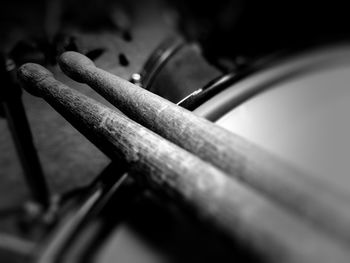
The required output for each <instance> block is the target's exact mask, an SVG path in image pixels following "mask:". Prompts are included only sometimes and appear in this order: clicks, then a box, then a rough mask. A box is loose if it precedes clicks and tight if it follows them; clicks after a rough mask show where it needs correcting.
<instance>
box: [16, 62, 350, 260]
mask: <svg viewBox="0 0 350 263" xmlns="http://www.w3.org/2000/svg"><path fill="white" fill-rule="evenodd" d="M19 77H20V79H21V81H22V83H23V85H24V86H25V87H26V89H27V90H28V91H30V92H31V93H34V94H36V95H39V96H42V97H43V98H44V99H45V100H46V101H47V102H48V103H49V104H50V105H51V106H53V107H54V108H55V109H56V110H57V111H58V112H59V113H61V114H62V115H63V116H64V117H65V118H66V119H67V120H68V121H69V122H70V123H71V124H72V125H73V126H75V127H76V128H77V129H78V130H79V131H81V132H82V133H83V134H84V135H85V136H86V137H87V138H88V139H90V140H91V141H92V142H93V143H95V144H96V145H97V146H98V147H99V148H100V149H101V150H103V151H104V152H105V153H106V154H108V155H109V156H110V157H111V158H122V159H123V160H125V161H126V162H127V163H129V164H130V166H131V169H132V171H134V172H136V173H135V174H140V175H142V177H141V176H138V177H136V178H137V179H139V180H142V181H144V182H146V183H147V184H148V185H149V186H150V187H151V188H152V189H154V190H155V191H156V192H161V193H165V194H167V195H169V196H170V197H172V198H173V199H174V200H176V201H177V202H179V203H181V204H186V205H188V206H189V207H191V208H192V211H194V212H196V214H197V215H200V216H202V217H203V218H205V219H206V220H208V221H209V222H211V223H212V225H213V226H216V228H217V229H219V230H221V231H222V233H225V234H226V235H227V236H229V237H231V238H233V239H234V240H236V241H237V240H239V241H241V242H242V243H244V244H245V245H248V246H249V247H251V248H253V249H254V250H256V251H257V252H259V253H261V254H262V255H264V256H265V258H266V259H268V260H269V261H270V262H348V258H349V252H348V248H347V246H346V245H345V243H343V242H341V241H339V240H338V239H335V238H334V237H332V236H329V235H326V234H325V233H323V232H322V231H319V230H317V229H314V228H313V227H311V226H310V225H309V224H307V223H305V221H303V220H301V219H300V218H299V217H297V216H295V215H294V214H293V213H289V212H288V211H286V210H284V209H282V208H281V207H279V206H277V205H276V204H274V203H273V202H271V201H269V200H268V199H265V198H264V197H263V196H261V195H260V194H259V193H257V192H255V191H254V190H252V189H250V188H248V187H245V186H243V185H242V184H240V183H239V182H238V181H237V180H235V179H233V178H230V177H228V176H226V174H224V173H223V172H222V171H221V170H219V169H218V168H216V167H214V166H212V165H211V164H209V163H207V162H204V161H203V160H202V159H200V158H198V157H196V156H195V155H193V154H191V153H189V152H187V151H186V150H184V149H182V148H180V147H178V146H176V145H175V144H173V143H171V142H169V141H167V140H166V139H164V138H162V137H160V136H159V135H157V134H155V133H153V132H152V131H150V130H148V129H146V128H145V127H143V126H141V125H139V124H138V123H136V122H134V121H132V120H131V119H129V118H127V117H126V116H124V115H122V114H120V113H119V112H117V111H114V110H112V109H110V108H107V107H106V106H104V105H102V104H100V103H98V102H96V101H95V100H93V99H90V98H88V97H86V96H85V95H82V94H81V93H79V92H77V91H75V90H72V89H70V88H69V87H67V86H65V85H64V84H62V83H60V82H59V81H57V80H55V79H54V78H53V75H52V74H51V73H50V72H49V71H47V70H46V69H45V68H43V67H41V66H39V65H36V64H26V65H24V66H22V67H21V68H20V70H19Z"/></svg>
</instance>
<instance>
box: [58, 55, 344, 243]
mask: <svg viewBox="0 0 350 263" xmlns="http://www.w3.org/2000/svg"><path fill="white" fill-rule="evenodd" d="M60 66H61V69H62V70H63V71H64V72H65V73H66V74H67V75H69V76H70V77H71V78H73V79H74V80H76V81H79V82H83V83H86V84H88V85H90V86H91V87H92V88H93V89H95V90H96V91H97V92H98V93H100V94H101V95H102V96H103V97H104V98H105V99H107V100H108V101H109V102H111V103H112V104H113V105H114V106H116V107H117V108H118V109H120V110H121V111H123V112H124V113H125V114H126V115H128V116H129V117H130V118H132V119H134V120H135V121H137V122H139V123H140V124H142V125H144V126H145V127H147V128H149V129H151V130H153V131H154V132H156V133H158V134H160V135H161V136H163V137H164V138H167V139H168V140H170V141H172V142H174V143H175V144H177V145H179V146H181V147H183V148H184V149H186V150H188V151H190V152H192V153H194V154H195V155H198V156H199V157H201V158H202V159H204V160H206V161H208V162H210V163H212V164H214V165H215V166H217V167H219V168H220V169H222V170H223V171H225V172H227V173H229V174H230V175H231V176H233V177H235V178H237V179H239V180H241V181H243V182H245V183H246V184H248V185H249V186H251V187H253V188H254V189H257V190H258V191H260V192H261V193H263V194H265V195H266V196H268V197H269V198H271V200H273V201H276V202H279V203H280V204H282V205H284V206H286V207H288V208H289V209H292V210H293V211H295V212H297V213H298V214H301V215H303V216H306V217H307V218H308V219H309V220H311V221H312V222H314V223H316V224H319V225H320V226H321V227H323V228H325V229H326V230H328V231H330V233H333V234H336V235H338V236H340V237H342V238H344V239H345V240H347V241H348V242H350V230H349V226H350V195H349V193H345V194H344V193H339V192H337V191H336V190H335V189H333V188H332V186H331V185H328V184H326V182H323V181H321V180H318V179H317V178H315V177H311V176H309V175H305V174H303V173H302V172H300V171H299V170H297V169H295V168H294V167H291V166H289V165H288V164H286V163H284V162H282V161H281V160H279V159H278V158H277V157H275V156H272V155H270V154H268V153H267V152H265V151H263V150H262V149H260V148H258V147H256V146H254V145H253V144H251V143H249V142H247V141H246V140H244V139H243V138H241V137H239V136H237V135H235V134H233V133H230V132H229V131H227V130H225V129H223V128H221V127H219V126H217V125H215V124H213V123H211V122H209V121H207V120H205V119H203V118H199V117H197V116H195V115H194V114H193V113H191V112H189V111H187V110H185V109H183V108H181V107H179V106H177V105H175V104H173V103H171V102H169V101H167V100H165V99H163V98H161V97H159V96H157V95H155V94H153V93H150V92H148V91H146V90H144V89H142V88H140V87H138V86H136V85H133V84H131V83H130V82H128V81H125V80H123V79H121V78H119V77H117V76H115V75H112V74H110V73H108V72H106V71H104V70H102V69H99V68H97V67H96V66H95V65H94V63H93V62H92V61H91V60H90V59H88V58H87V57H85V56H83V55H81V54H79V53H76V52H66V53H64V54H63V55H62V56H61V58H60Z"/></svg>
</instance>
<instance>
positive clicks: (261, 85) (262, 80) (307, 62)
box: [179, 43, 350, 122]
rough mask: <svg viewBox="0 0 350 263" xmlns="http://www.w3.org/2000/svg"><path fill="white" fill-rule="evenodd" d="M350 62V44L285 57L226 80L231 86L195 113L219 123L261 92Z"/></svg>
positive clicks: (194, 110) (199, 107)
mask: <svg viewBox="0 0 350 263" xmlns="http://www.w3.org/2000/svg"><path fill="white" fill-rule="evenodd" d="M344 62H346V63H349V62H350V44H349V43H346V44H336V45H331V46H325V47H318V48H314V49H308V50H306V51H301V52H298V53H296V54H292V55H289V56H285V57H283V58H280V59H278V60H275V61H274V62H273V63H267V66H266V67H265V68H262V67H260V68H258V69H257V70H256V71H250V72H252V73H251V74H245V75H244V76H243V77H242V78H240V79H238V80H237V81H236V82H235V81H234V80H235V77H234V74H233V73H231V77H230V78H228V80H227V81H226V83H227V85H228V86H227V87H226V88H224V89H223V88H222V84H221V85H219V86H220V90H219V91H218V92H217V93H214V94H213V96H212V97H210V98H209V99H208V100H206V101H205V102H203V103H201V104H200V105H199V106H198V105H195V106H196V107H194V108H193V109H191V110H193V112H194V113H195V114H197V115H199V116H202V117H204V118H207V119H209V120H210V121H213V122H215V121H217V120H218V119H219V118H221V117H222V116H223V115H225V114H226V113H227V112H229V111H230V110H232V109H234V108H236V107H237V106H239V105H241V104H242V103H243V102H246V101H247V100H249V99H250V98H252V97H254V96H256V95H258V94H259V93H261V92H264V91H267V90H269V89H270V88H271V87H272V86H273V87H275V85H276V84H278V83H281V82H284V81H286V80H288V79H292V78H296V77H298V76H303V75H306V74H309V73H312V72H317V71H319V70H321V69H326V68H331V67H332V66H334V65H339V64H341V63H344ZM199 94H201V92H200V91H196V92H194V94H191V95H189V96H188V97H186V98H185V99H184V100H182V101H181V103H180V104H179V105H180V106H181V104H185V103H186V99H193V98H191V97H192V96H195V97H198V95H199Z"/></svg>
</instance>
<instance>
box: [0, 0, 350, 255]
mask: <svg viewBox="0 0 350 263" xmlns="http://www.w3.org/2000/svg"><path fill="white" fill-rule="evenodd" d="M0 5H1V8H0V52H1V63H2V65H1V92H0V96H1V97H0V99H1V100H2V102H3V103H2V106H1V107H0V232H1V233H2V234H1V235H0V261H2V262H10V261H13V262H21V261H23V260H24V261H26V260H27V259H28V258H27V256H28V254H30V255H32V252H33V251H35V250H36V244H37V243H40V242H42V240H46V239H45V238H44V237H46V236H47V233H50V231H51V225H54V223H52V222H51V223H50V224H51V225H50V224H48V225H50V226H47V224H46V223H45V222H46V221H50V220H49V219H47V220H46V219H45V220H46V221H45V220H42V219H40V220H37V218H36V216H37V215H38V214H40V213H41V210H40V209H41V208H40V206H38V205H37V203H36V202H35V200H36V199H35V198H36V197H35V193H34V194H33V191H34V192H35V191H36V190H33V189H36V187H39V188H40V186H38V185H36V186H28V182H29V185H30V180H32V178H31V177H30V175H29V177H28V175H26V172H25V169H26V168H25V167H26V165H25V163H26V161H23V158H24V159H25V158H26V157H23V156H22V159H21V157H20V156H21V154H22V155H23V154H24V155H25V154H29V155H31V156H32V152H31V149H32V148H31V146H28V147H29V148H26V147H25V146H23V145H22V146H21V145H19V144H18V140H21V139H18V136H20V135H18V134H22V135H23V134H24V135H23V136H24V138H22V139H23V140H24V141H32V142H33V143H34V150H35V152H36V153H37V154H38V158H39V159H38V160H39V164H40V166H41V168H38V167H34V168H33V167H32V169H36V171H41V172H39V173H42V175H43V177H44V178H45V179H44V181H45V183H46V184H47V191H48V192H49V195H50V198H49V199H50V202H52V203H53V204H56V205H57V206H58V207H55V205H53V207H54V208H52V209H53V210H55V209H56V210H55V211H56V212H57V211H59V212H57V214H58V217H57V220H58V221H59V220H60V219H61V215H62V214H61V210H60V209H61V207H60V205H58V204H57V203H55V202H58V201H57V200H59V201H60V202H61V201H62V197H65V196H68V197H69V198H70V197H71V196H73V199H74V197H76V196H80V194H81V191H84V189H85V188H86V187H87V186H89V185H91V184H92V183H93V182H94V180H95V179H96V178H97V177H98V176H99V175H101V173H102V172H103V171H105V170H106V169H105V168H106V167H107V165H108V164H109V163H110V160H109V159H108V158H107V157H106V156H105V155H104V154H102V153H101V152H100V151H99V150H98V149H97V148H96V147H95V146H93V145H92V144H91V143H90V142H89V141H88V140H87V139H85V138H84V137H83V136H82V135H81V134H80V133H79V132H77V131H76V130H75V129H74V128H72V126H71V125H70V124H68V123H67V122H66V121H65V120H64V119H63V117H61V116H60V115H59V114H58V113H56V112H55V111H54V110H53V109H51V108H50V106H48V104H46V103H45V102H44V101H43V100H41V99H40V98H36V97H33V96H31V95H29V94H28V93H26V92H21V91H20V90H19V87H18V83H17V78H16V75H15V70H16V69H17V68H18V67H19V66H20V65H22V64H23V63H26V62H35V63H39V64H42V65H44V66H46V67H47V68H49V69H50V70H52V71H53V72H54V74H55V76H56V77H57V78H58V79H59V80H61V81H62V82H64V83H65V84H67V85H69V86H70V87H72V88H74V89H77V90H79V91H81V92H83V93H85V94H87V95H89V96H91V97H93V98H95V99H97V100H99V101H101V102H102V103H104V104H106V105H108V106H110V104H108V102H106V101H105V100H104V99H103V98H102V97H100V96H99V95H97V94H96V93H94V92H93V91H92V90H91V89H89V88H87V87H86V86H85V85H83V84H78V83H76V82H74V81H72V80H71V79H69V78H68V77H66V76H65V75H64V74H63V73H62V72H61V71H60V69H59V67H58V66H57V58H58V57H59V56H60V54H62V53H63V52H65V51H77V52H80V53H83V54H85V55H86V56H88V57H89V58H91V59H92V60H93V61H94V62H95V63H96V65H97V66H99V67H101V68H103V69H105V70H107V71H109V72H111V73H113V74H115V75H118V76H120V77H122V78H124V79H127V80H131V81H133V82H134V83H136V84H140V85H141V86H144V87H146V86H147V85H148V87H146V88H148V89H149V90H151V91H153V92H155V93H158V94H160V95H162V96H164V97H166V98H168V99H170V100H172V101H174V102H178V101H180V100H181V99H183V98H184V97H185V96H187V95H189V94H190V93H191V92H193V91H195V90H197V89H200V88H203V87H204V86H206V85H208V83H211V81H213V80H215V79H218V78H220V77H221V76H224V75H225V74H239V73H241V72H250V70H252V69H254V67H253V66H255V65H261V63H265V62H266V63H267V61H270V60H271V58H272V60H273V59H275V58H280V57H283V56H287V55H288V56H289V55H291V54H294V53H297V52H301V51H303V50H308V49H310V48H314V47H322V46H327V45H331V44H334V43H348V41H349V37H350V32H349V29H348V27H349V25H350V16H349V14H348V9H347V8H346V4H345V3H343V2H341V1H337V0H335V1H313V0H310V1H300V0H294V1H289V0H287V1H277V0H260V1H254V0H216V1H194V0H186V1H185V0H144V1H137V0H128V1H126V0H75V1H70V0H36V1H34V0H32V1H28V0H27V1H26V0H11V1H9V0H4V1H2V2H1V4H0ZM188 43H191V44H188ZM184 45H185V48H184ZM179 47H181V48H182V49H181V50H182V51H181V52H182V53H181V52H180V53H177V54H178V56H177V57H176V59H174V62H173V64H171V65H169V68H168V69H167V70H164V71H162V73H159V71H157V67H156V66H154V63H155V62H154V61H153V62H152V58H153V59H155V60H157V59H158V60H159V56H158V57H157V53H156V51H157V50H158V51H159V50H161V51H164V52H165V51H167V50H170V51H171V52H174V50H178V49H179ZM261 61H262V62H261ZM152 63H153V64H152ZM259 63H260V64H259ZM157 74H158V75H157ZM245 74H246V73H245ZM140 78H143V79H141V80H140ZM150 83H151V84H150ZM164 83H167V84H168V85H169V89H167V90H164V89H163V90H161V88H160V86H162V84H164ZM227 85H228V84H227ZM179 86H183V87H187V88H184V90H181V91H178V92H173V90H174V89H175V90H176V88H177V87H179ZM175 93H176V94H175ZM11 103H14V104H11ZM16 103H17V104H16ZM18 103H19V104H21V103H23V104H21V105H22V106H23V107H24V111H23V112H24V113H25V114H24V115H23V112H22V111H21V110H19V112H18V111H17V110H18V109H19V108H20V107H22V106H18ZM9 105H15V106H14V107H13V108H14V111H12V113H11V109H10V110H9V108H11V106H9ZM16 105H17V106H16ZM16 109H17V110H16ZM12 110H13V109H12ZM11 114H12V115H11ZM18 115H20V116H19V117H18ZM23 118H24V119H23ZM13 119H15V120H19V124H18V123H17V124H13V123H12V124H11V122H14V121H13ZM26 121H28V124H29V128H30V131H31V134H32V135H28V133H27V132H26V131H27V128H28V127H27V126H26V125H25V124H23V123H26ZM9 123H10V124H9ZM11 125H12V126H11ZM23 125H24V126H23ZM11 127H12V128H11ZM16 129H17V130H16ZM16 138H17V139H16ZM16 140H17V142H16ZM16 143H17V148H16ZM18 145H19V146H18ZM21 147H22V153H21ZM24 148H25V149H24ZM23 149H24V150H23ZM28 149H29V150H28ZM23 152H24V153H23ZM38 160H37V159H35V158H34V160H33V159H32V160H31V161H28V160H27V161H28V162H29V163H31V164H32V165H33V163H36V162H37V161H38ZM23 163H24V165H23ZM27 165H28V164H27ZM29 166H31V165H29ZM34 166H35V165H34ZM27 169H31V168H28V167H27ZM38 169H39V170H38ZM29 174H30V173H29ZM35 180H42V178H41V177H40V176H39V178H36V179H35ZM39 185H40V183H39ZM44 188H45V187H44ZM31 189H32V190H31ZM146 192H147V191H146ZM42 195H44V196H45V195H47V193H45V191H43V193H42ZM145 195H146V196H147V198H139V197H137V198H134V199H135V200H134V204H133V206H132V207H133V208H132V209H130V206H129V205H125V204H124V205H122V206H121V207H124V206H126V207H128V209H129V210H131V211H128V212H127V213H126V212H125V209H124V210H123V209H121V210H120V211H122V212H120V213H122V214H127V216H125V218H123V220H121V219H120V216H119V215H118V216H116V215H115V214H118V211H119V210H118V209H111V207H109V206H107V208H106V209H105V210H104V211H105V212H103V213H102V214H103V216H101V217H102V218H103V219H99V220H95V221H93V223H91V225H89V226H88V227H87V229H88V230H86V229H85V230H84V231H83V232H84V233H85V234H86V235H87V236H89V235H90V237H84V236H83V237H79V240H80V241H79V242H78V243H79V244H80V246H83V247H84V246H85V247H84V249H82V248H81V247H79V249H78V248H77V249H75V247H76V243H75V245H74V246H73V245H72V246H71V247H74V249H73V250H72V251H73V252H70V253H68V252H67V255H68V256H67V258H65V259H62V260H66V261H65V262H77V261H78V260H82V262H89V261H91V262H213V261H214V260H219V261H226V260H227V261H228V260H237V261H243V262H247V261H248V260H252V261H254V262H256V261H255V260H257V259H256V258H254V256H253V255H252V254H251V253H250V252H249V253H246V252H245V250H244V249H242V248H240V247H239V245H237V247H236V248H235V252H234V253H233V254H232V253H231V252H232V250H231V248H226V246H225V244H224V242H223V243H220V242H221V241H217V242H214V243H215V244H216V245H213V240H216V236H215V235H214V234H211V233H206V231H204V230H203V229H204V228H203V229H202V228H201V227H200V226H198V225H197V224H196V223H195V222H192V219H188V218H187V217H186V216H185V215H182V213H181V212H178V210H177V209H178V208H176V207H173V205H172V204H170V203H169V204H168V203H167V201H164V200H163V199H162V201H161V203H162V204H163V205H160V204H159V202H160V201H159V200H158V199H159V198H158V199H157V198H155V197H153V196H152V194H150V193H145ZM33 196H34V198H33ZM37 198H39V199H40V197H37ZM69 198H68V199H69ZM63 199H64V198H63ZM33 200H34V201H33ZM55 200H56V201H55ZM157 200H158V201H157ZM119 202H120V201H119ZM164 202H165V203H166V206H165V207H167V209H165V208H164ZM122 203H123V202H122ZM73 207H74V206H73ZM112 207H114V206H112ZM74 209H77V208H76V207H74ZM74 209H73V210H74ZM106 211H108V212H106ZM111 211H112V212H111ZM56 212H55V213H56ZM145 214H150V215H148V216H146V215H145ZM152 215H153V216H152ZM106 218H107V219H106ZM140 218H142V220H141V221H142V223H140ZM137 219H138V220H137ZM37 221H39V222H37ZM42 221H44V222H42ZM120 221H122V222H123V223H120V224H122V226H123V227H118V228H116V226H115V225H116V224H117V222H120ZM45 224H46V225H45ZM118 224H119V223H118ZM114 232H118V233H119V234H118V238H111V237H110V236H115V234H114ZM96 233H98V234H96ZM101 233H102V234H101ZM112 233H113V234H112ZM97 236H98V237H97ZM89 238H90V239H91V240H94V242H92V241H91V242H90V241H88V240H90V239H89ZM83 240H84V241H83ZM96 240H97V241H96ZM106 240H108V242H107V241H106ZM84 242H86V244H85V245H84ZM89 242H90V243H89ZM82 244H83V245H82ZM189 246H191V249H189ZM2 247H3V249H1V248H2ZM87 250H90V251H89V253H88V254H86V251H87ZM76 251H78V252H79V253H78V252H76ZM81 251H84V253H85V254H84V253H83V252H81ZM91 251H93V253H92V252H91ZM136 251H138V253H136ZM91 254H92V255H91ZM23 255H25V256H23ZM251 257H252V258H253V259H251ZM23 258H25V259H23ZM73 259H74V260H73Z"/></svg>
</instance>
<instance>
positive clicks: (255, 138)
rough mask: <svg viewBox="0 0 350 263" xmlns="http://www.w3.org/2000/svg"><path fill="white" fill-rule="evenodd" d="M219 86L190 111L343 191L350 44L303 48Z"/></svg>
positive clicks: (347, 181) (347, 167) (349, 167)
mask: <svg viewBox="0 0 350 263" xmlns="http://www.w3.org/2000/svg"><path fill="white" fill-rule="evenodd" d="M222 85H223V84H221V85H218V86H220V87H219V88H218V89H220V92H217V94H216V95H214V96H212V97H210V98H209V99H207V100H206V101H205V102H204V103H201V104H200V105H199V106H197V107H196V108H195V109H194V112H195V113H196V114H198V115H200V116H203V117H205V118H208V119H209V120H211V121H215V122H216V123H217V124H218V125H220V126H222V127H224V128H226V129H228V130H230V131H231V132H233V133H235V134H238V135H240V136H242V137H244V138H245V139H247V140H249V141H250V142H252V143H255V144H256V145H258V146H260V147H261V148H263V149H265V150H266V151H269V152H270V153H272V154H274V155H276V156H278V157H279V158H281V159H284V160H285V161H287V162H289V163H291V164H292V165H294V166H296V167H298V168H299V169H301V170H303V171H304V172H306V173H308V174H310V175H313V176H315V177H318V178H320V179H322V180H326V181H327V182H328V183H329V184H331V185H334V187H337V189H338V191H344V192H345V191H349V189H350V176H349V171H350V139H349V137H348V136H349V134H350V121H349V119H348V117H349V114H350V46H348V45H338V46H332V47H324V48H319V49H317V50H313V51H308V52H305V51H304V52H303V53H300V54H298V55H293V56H289V57H287V58H284V59H280V60H279V61H276V62H274V63H273V65H270V66H268V67H267V68H265V69H261V70H259V71H257V72H255V73H254V74H251V75H248V76H246V77H245V78H243V79H241V80H240V81H237V82H235V83H233V84H229V85H227V86H226V87H225V88H224V89H223V88H222ZM214 86H215V85H214ZM199 94H200V92H199V93H198V92H197V94H194V97H198V98H200V96H199ZM214 94H215V92H214ZM189 98H190V99H191V100H192V101H194V102H195V101H196V99H195V98H191V96H189ZM185 102H186V100H185V101H183V102H182V104H183V103H185ZM195 104H196V103H195ZM197 104H198V103H197ZM192 105H193V102H192Z"/></svg>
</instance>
